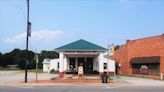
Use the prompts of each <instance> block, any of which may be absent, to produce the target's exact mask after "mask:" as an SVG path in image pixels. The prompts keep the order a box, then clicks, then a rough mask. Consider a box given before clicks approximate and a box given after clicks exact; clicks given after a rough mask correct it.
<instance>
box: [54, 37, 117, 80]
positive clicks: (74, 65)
mask: <svg viewBox="0 0 164 92" xmlns="http://www.w3.org/2000/svg"><path fill="white" fill-rule="evenodd" d="M55 51H56V52H58V53H59V77H60V78H63V77H64V74H65V73H75V74H77V72H78V67H79V66H82V67H83V73H84V74H94V73H96V72H97V73H99V76H100V77H101V76H102V74H103V73H104V72H108V73H114V72H115V61H114V60H112V59H107V58H105V57H104V56H105V55H106V54H107V51H108V50H107V49H106V48H103V47H101V46H98V45H95V44H93V43H90V42H88V41H85V40H78V41H76V42H73V43H70V44H67V45H65V46H62V47H59V48H56V49H55Z"/></svg>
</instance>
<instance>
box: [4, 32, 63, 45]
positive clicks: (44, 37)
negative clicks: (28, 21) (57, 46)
mask: <svg viewBox="0 0 164 92" xmlns="http://www.w3.org/2000/svg"><path fill="white" fill-rule="evenodd" d="M61 33H63V32H62V31H60V30H57V31H52V30H39V31H32V33H31V37H29V39H30V40H31V41H32V42H37V41H48V40H51V39H54V38H56V37H57V36H58V35H60V34H61ZM4 41H5V42H6V43H10V44H24V43H25V41H26V32H24V33H21V34H19V35H16V36H14V37H9V38H7V39H5V40H4Z"/></svg>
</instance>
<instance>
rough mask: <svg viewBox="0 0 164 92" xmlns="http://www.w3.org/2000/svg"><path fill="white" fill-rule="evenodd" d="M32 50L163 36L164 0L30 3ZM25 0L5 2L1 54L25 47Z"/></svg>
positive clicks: (0, 6)
mask: <svg viewBox="0 0 164 92" xmlns="http://www.w3.org/2000/svg"><path fill="white" fill-rule="evenodd" d="M30 21H31V22H32V37H31V38H29V49H30V50H34V51H35V50H37V51H40V50H53V49H55V48H57V47H60V46H62V45H65V44H67V43H70V42H73V41H76V40H79V39H85V40H87V41H90V42H93V43H95V44H98V45H100V46H103V47H107V44H108V43H114V44H119V45H120V44H125V42H126V40H127V39H130V40H133V39H138V38H144V37H149V36H155V35H160V34H163V33H164V0H30ZM25 32H26V0H0V52H3V53H5V52H9V51H11V50H13V49H14V48H20V49H25Z"/></svg>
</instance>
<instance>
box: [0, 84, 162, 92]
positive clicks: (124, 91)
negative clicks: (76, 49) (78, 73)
mask: <svg viewBox="0 0 164 92" xmlns="http://www.w3.org/2000/svg"><path fill="white" fill-rule="evenodd" d="M109 91H110V92H163V91H164V87H163V86H158V87H157V86H156V87H153V86H131V87H130V86H129V87H110V86H105V85H104V86H103V85H102V86H56V87H0V92H109Z"/></svg>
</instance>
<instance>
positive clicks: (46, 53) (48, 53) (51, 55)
mask: <svg viewBox="0 0 164 92" xmlns="http://www.w3.org/2000/svg"><path fill="white" fill-rule="evenodd" d="M45 58H49V59H54V58H59V54H58V53H57V52H55V51H46V50H43V51H41V53H40V54H39V68H42V67H43V64H42V62H43V60H44V59H45Z"/></svg>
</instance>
